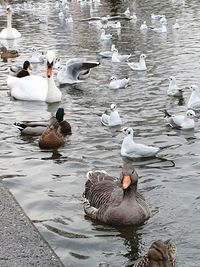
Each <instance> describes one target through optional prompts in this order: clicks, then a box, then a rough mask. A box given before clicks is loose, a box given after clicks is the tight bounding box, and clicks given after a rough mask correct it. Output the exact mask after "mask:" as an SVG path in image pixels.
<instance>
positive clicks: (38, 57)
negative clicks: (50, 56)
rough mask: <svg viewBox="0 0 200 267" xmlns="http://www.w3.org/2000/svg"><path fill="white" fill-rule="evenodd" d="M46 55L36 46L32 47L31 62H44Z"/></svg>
mask: <svg viewBox="0 0 200 267" xmlns="http://www.w3.org/2000/svg"><path fill="white" fill-rule="evenodd" d="M44 59H45V56H44V55H43V53H40V52H39V51H38V50H37V49H36V48H35V47H33V48H32V55H31V58H30V62H31V63H43V62H44Z"/></svg>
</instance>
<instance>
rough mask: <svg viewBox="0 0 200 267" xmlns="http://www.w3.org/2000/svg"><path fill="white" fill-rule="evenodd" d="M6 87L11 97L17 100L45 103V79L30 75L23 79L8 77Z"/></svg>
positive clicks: (46, 86)
mask: <svg viewBox="0 0 200 267" xmlns="http://www.w3.org/2000/svg"><path fill="white" fill-rule="evenodd" d="M7 85H8V87H9V88H10V91H11V96H13V97H14V98H16V99H19V100H29V101H45V100H46V96H47V91H48V85H47V81H46V79H45V78H43V77H41V76H37V75H30V76H26V77H23V78H20V79H19V78H17V77H13V76H10V75H9V76H8V78H7Z"/></svg>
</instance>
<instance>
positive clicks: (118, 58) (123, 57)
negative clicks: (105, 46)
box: [112, 48, 131, 63]
mask: <svg viewBox="0 0 200 267" xmlns="http://www.w3.org/2000/svg"><path fill="white" fill-rule="evenodd" d="M130 56H131V54H129V55H120V54H119V53H118V50H117V48H115V49H114V50H113V55H112V62H115V63H119V62H126V61H128V59H129V58H130Z"/></svg>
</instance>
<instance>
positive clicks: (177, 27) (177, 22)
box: [172, 19, 180, 30]
mask: <svg viewBox="0 0 200 267" xmlns="http://www.w3.org/2000/svg"><path fill="white" fill-rule="evenodd" d="M172 28H173V29H174V30H178V29H179V28H180V24H179V20H178V19H176V22H175V23H174V24H173V25H172Z"/></svg>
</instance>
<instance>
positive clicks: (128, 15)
mask: <svg viewBox="0 0 200 267" xmlns="http://www.w3.org/2000/svg"><path fill="white" fill-rule="evenodd" d="M124 15H125V16H126V17H130V15H131V12H130V9H129V7H127V9H126V11H125V12H124Z"/></svg>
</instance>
